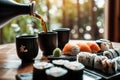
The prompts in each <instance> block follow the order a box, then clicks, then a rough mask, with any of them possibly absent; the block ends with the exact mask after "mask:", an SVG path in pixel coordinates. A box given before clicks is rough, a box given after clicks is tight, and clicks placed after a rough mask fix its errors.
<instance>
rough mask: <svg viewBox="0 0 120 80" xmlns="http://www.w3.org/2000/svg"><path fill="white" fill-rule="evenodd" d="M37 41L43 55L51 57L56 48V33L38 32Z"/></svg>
mask: <svg viewBox="0 0 120 80" xmlns="http://www.w3.org/2000/svg"><path fill="white" fill-rule="evenodd" d="M38 41H39V46H40V49H41V50H42V51H43V55H44V56H48V55H52V53H53V50H54V49H55V48H57V47H58V38H57V32H47V33H44V32H40V33H38Z"/></svg>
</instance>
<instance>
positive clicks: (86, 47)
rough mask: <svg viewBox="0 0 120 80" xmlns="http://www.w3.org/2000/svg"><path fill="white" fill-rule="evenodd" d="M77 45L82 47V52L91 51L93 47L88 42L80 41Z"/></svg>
mask: <svg viewBox="0 0 120 80" xmlns="http://www.w3.org/2000/svg"><path fill="white" fill-rule="evenodd" d="M77 45H78V46H79V47H80V51H81V52H91V49H90V47H89V45H88V44H87V43H86V42H79V43H77Z"/></svg>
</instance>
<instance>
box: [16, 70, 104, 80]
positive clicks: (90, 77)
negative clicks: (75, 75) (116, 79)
mask: <svg viewBox="0 0 120 80" xmlns="http://www.w3.org/2000/svg"><path fill="white" fill-rule="evenodd" d="M32 75H33V72H28V73H22V74H17V75H16V76H15V77H16V80H33V77H32ZM101 79H102V78H101V77H99V76H97V75H95V74H91V73H89V72H86V71H84V72H83V78H82V79H80V80H101Z"/></svg>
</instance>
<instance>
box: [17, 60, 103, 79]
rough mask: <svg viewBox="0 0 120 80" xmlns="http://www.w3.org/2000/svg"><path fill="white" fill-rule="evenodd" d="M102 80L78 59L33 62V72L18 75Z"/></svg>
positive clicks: (28, 77)
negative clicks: (87, 69)
mask: <svg viewBox="0 0 120 80" xmlns="http://www.w3.org/2000/svg"><path fill="white" fill-rule="evenodd" d="M86 79H87V80H88V79H90V80H100V79H101V77H99V76H97V75H95V74H91V73H89V72H87V71H84V65H83V64H81V63H78V62H77V61H69V60H62V59H61V60H53V61H52V62H51V63H49V62H38V63H34V64H33V72H28V73H22V74H18V75H16V80H86Z"/></svg>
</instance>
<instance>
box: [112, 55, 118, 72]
mask: <svg viewBox="0 0 120 80" xmlns="http://www.w3.org/2000/svg"><path fill="white" fill-rule="evenodd" d="M112 61H114V62H115V61H116V63H117V70H119V71H120V57H116V58H114V59H112Z"/></svg>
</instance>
